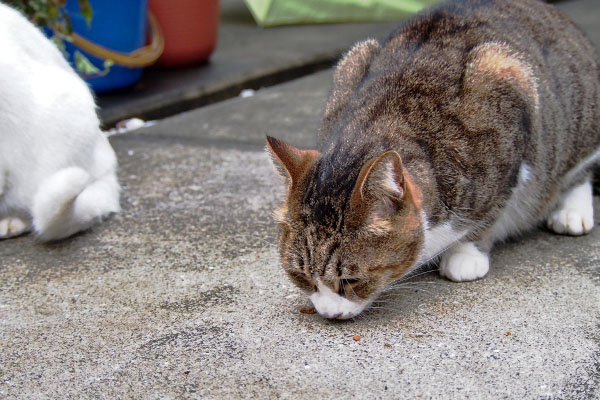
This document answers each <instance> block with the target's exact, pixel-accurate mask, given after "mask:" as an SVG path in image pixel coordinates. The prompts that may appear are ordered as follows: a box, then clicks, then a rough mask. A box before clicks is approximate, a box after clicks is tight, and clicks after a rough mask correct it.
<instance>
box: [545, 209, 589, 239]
mask: <svg viewBox="0 0 600 400" xmlns="http://www.w3.org/2000/svg"><path fill="white" fill-rule="evenodd" d="M593 227H594V215H593V213H582V212H581V211H579V210H573V209H568V210H558V211H556V212H553V213H552V215H550V218H548V228H549V229H552V230H553V231H554V232H556V233H559V234H568V235H574V236H578V235H583V234H584V233H588V232H589V231H591V230H592V228H593Z"/></svg>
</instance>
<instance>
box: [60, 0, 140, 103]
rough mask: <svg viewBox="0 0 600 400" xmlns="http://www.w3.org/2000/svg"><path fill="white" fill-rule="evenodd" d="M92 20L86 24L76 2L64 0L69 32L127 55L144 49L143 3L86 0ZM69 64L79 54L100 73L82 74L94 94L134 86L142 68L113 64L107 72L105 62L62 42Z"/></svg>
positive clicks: (128, 0) (138, 0) (132, 0)
mask: <svg viewBox="0 0 600 400" xmlns="http://www.w3.org/2000/svg"><path fill="white" fill-rule="evenodd" d="M90 5H91V7H92V14H93V15H92V20H91V24H90V25H88V24H87V22H86V20H85V18H84V17H83V15H81V13H80V9H79V3H78V2H77V0H68V1H67V4H66V6H65V10H66V12H67V13H68V14H69V15H70V17H71V21H72V24H73V32H74V33H77V34H79V35H80V36H82V37H83V38H85V39H87V40H89V41H91V42H93V43H95V44H98V45H100V46H102V47H104V48H107V49H110V50H113V51H116V52H119V53H131V52H133V51H135V50H138V49H140V48H142V47H144V45H145V43H146V27H147V19H146V16H147V7H148V2H147V0H90ZM65 50H66V51H67V53H68V57H69V61H70V62H71V64H72V65H75V62H74V54H75V52H76V51H79V52H81V53H82V54H83V55H84V56H85V57H87V59H88V60H89V61H90V62H91V63H92V64H93V65H94V66H96V67H97V68H98V69H99V70H100V71H101V72H100V73H97V74H92V75H88V76H86V75H82V78H83V79H84V80H85V81H86V82H88V84H89V85H90V86H91V88H92V89H93V90H94V91H95V92H97V93H102V92H107V91H111V90H115V89H120V88H124V87H128V86H131V85H133V84H135V83H136V82H137V81H138V80H139V79H140V77H141V75H142V68H140V67H138V68H132V67H126V66H121V65H118V64H114V65H112V66H110V68H109V69H108V72H107V71H106V68H105V60H104V59H103V58H100V57H96V56H94V55H93V54H90V53H88V52H87V51H84V50H82V49H80V48H78V47H77V46H76V45H74V44H73V43H70V42H67V41H65Z"/></svg>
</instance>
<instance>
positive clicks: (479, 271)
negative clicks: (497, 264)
mask: <svg viewBox="0 0 600 400" xmlns="http://www.w3.org/2000/svg"><path fill="white" fill-rule="evenodd" d="M489 269H490V259H489V257H488V255H487V254H485V253H482V252H481V251H479V249H478V248H477V247H476V246H475V245H474V244H473V243H470V242H469V243H460V244H457V245H456V246H454V247H452V248H450V249H448V250H447V251H446V252H445V253H444V254H443V255H442V259H441V261H440V275H442V276H444V277H446V278H448V279H450V280H451V281H454V282H465V281H473V280H475V279H479V278H483V277H484V276H485V275H486V274H487V273H488V271H489Z"/></svg>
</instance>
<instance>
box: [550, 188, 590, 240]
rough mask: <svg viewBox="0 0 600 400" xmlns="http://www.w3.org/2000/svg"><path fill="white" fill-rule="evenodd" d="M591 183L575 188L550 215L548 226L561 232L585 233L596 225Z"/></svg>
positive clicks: (576, 234) (568, 233)
mask: <svg viewBox="0 0 600 400" xmlns="http://www.w3.org/2000/svg"><path fill="white" fill-rule="evenodd" d="M592 201H593V200H592V186H591V185H590V183H589V182H588V183H584V184H583V185H580V186H577V187H575V188H573V189H572V190H571V191H570V192H569V193H567V195H566V196H565V197H564V199H563V201H562V204H561V207H559V209H558V210H556V211H554V212H553V213H552V214H550V217H548V220H547V225H548V228H549V229H551V230H553V231H554V232H556V233H559V234H566V235H575V236H578V235H583V234H585V233H588V232H590V231H591V230H592V228H593V227H594V207H593V204H592Z"/></svg>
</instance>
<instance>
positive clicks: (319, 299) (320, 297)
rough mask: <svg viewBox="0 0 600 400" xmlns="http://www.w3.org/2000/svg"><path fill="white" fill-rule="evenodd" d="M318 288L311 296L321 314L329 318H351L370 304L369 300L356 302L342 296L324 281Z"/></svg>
mask: <svg viewBox="0 0 600 400" xmlns="http://www.w3.org/2000/svg"><path fill="white" fill-rule="evenodd" d="M317 287H318V290H317V291H316V292H315V293H313V294H312V295H311V296H310V301H312V303H313V305H314V306H315V309H316V310H317V312H318V313H319V315H321V316H323V317H325V318H329V319H349V318H352V317H356V316H357V315H358V314H360V313H361V312H362V311H363V310H364V309H365V307H366V306H367V305H368V302H367V301H363V302H356V301H352V300H348V299H347V298H345V297H342V296H340V295H339V294H337V293H335V292H334V291H333V290H331V289H329V288H328V287H327V286H325V285H323V284H322V283H320V282H319V283H318V284H317Z"/></svg>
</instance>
